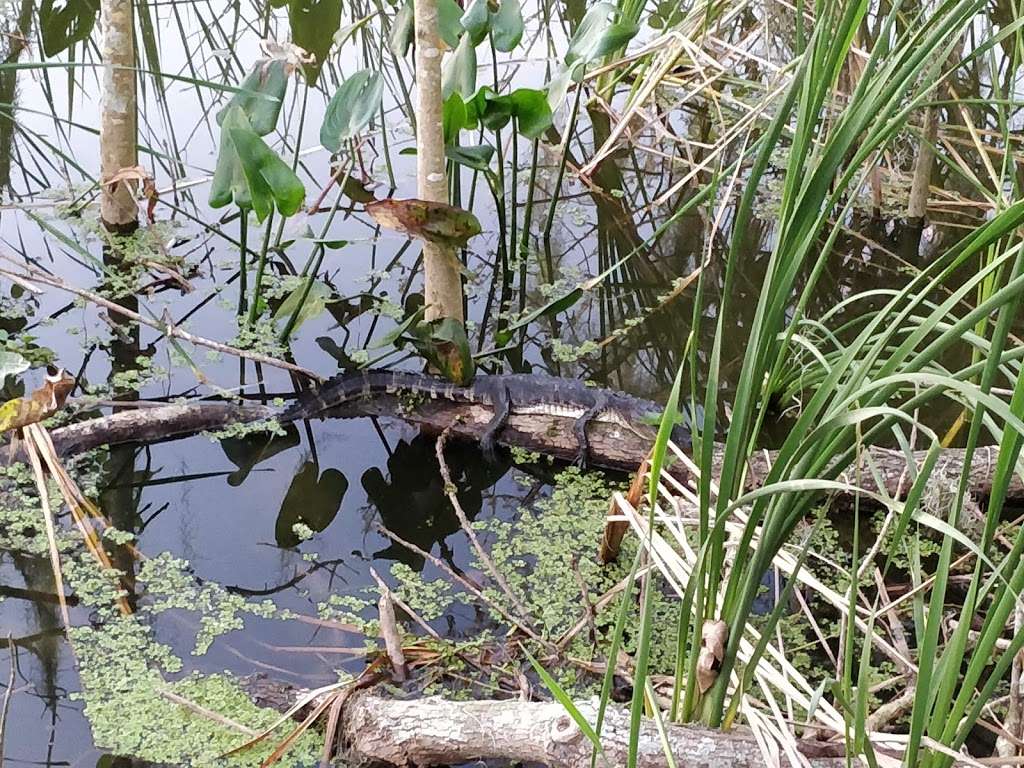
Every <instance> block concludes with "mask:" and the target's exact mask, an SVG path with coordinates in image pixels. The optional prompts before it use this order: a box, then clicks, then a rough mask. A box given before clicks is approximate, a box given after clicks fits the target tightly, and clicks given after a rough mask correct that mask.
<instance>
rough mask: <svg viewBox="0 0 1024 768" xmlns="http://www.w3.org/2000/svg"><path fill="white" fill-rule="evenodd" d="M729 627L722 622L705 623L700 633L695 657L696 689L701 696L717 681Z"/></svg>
mask: <svg viewBox="0 0 1024 768" xmlns="http://www.w3.org/2000/svg"><path fill="white" fill-rule="evenodd" d="M728 639H729V626H728V625H727V624H726V623H725V622H724V621H705V622H704V626H703V627H701V631H700V655H699V656H698V657H697V687H698V688H699V689H700V692H701V694H702V695H703V694H705V693H707V692H708V689H709V688H710V687H711V686H712V685H714V684H715V680H717V679H718V670H719V668H721V666H722V659H723V658H724V657H725V643H726V641H727V640H728Z"/></svg>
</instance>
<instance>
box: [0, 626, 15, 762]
mask: <svg viewBox="0 0 1024 768" xmlns="http://www.w3.org/2000/svg"><path fill="white" fill-rule="evenodd" d="M7 650H8V651H9V658H8V663H9V664H10V667H11V670H10V673H9V674H8V676H7V690H6V691H4V703H3V705H2V706H0V765H3V764H4V735H5V734H6V733H7V713H8V712H10V711H11V697H12V696H13V695H14V673H15V671H16V670H17V668H18V649H17V648H16V647H15V645H14V638H13V637H12V636H11V635H10V634H8V635H7Z"/></svg>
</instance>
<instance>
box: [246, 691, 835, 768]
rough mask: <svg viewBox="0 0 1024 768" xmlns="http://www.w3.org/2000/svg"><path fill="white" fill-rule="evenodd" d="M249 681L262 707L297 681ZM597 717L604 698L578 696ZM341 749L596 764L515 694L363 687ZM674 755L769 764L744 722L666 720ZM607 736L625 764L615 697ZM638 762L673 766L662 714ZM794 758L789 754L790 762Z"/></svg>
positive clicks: (570, 734)
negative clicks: (397, 693) (383, 692)
mask: <svg viewBox="0 0 1024 768" xmlns="http://www.w3.org/2000/svg"><path fill="white" fill-rule="evenodd" d="M240 682H241V685H242V688H243V689H244V690H245V691H246V692H247V693H248V694H249V695H250V696H251V697H252V698H253V700H254V702H255V703H256V704H257V705H259V706H265V707H271V708H273V709H277V710H278V711H285V710H287V709H288V708H289V707H290V706H291V704H292V702H293V701H295V699H296V698H297V695H296V694H297V693H298V691H297V689H294V688H292V687H291V686H289V685H287V684H285V683H280V682H277V681H273V680H268V679H267V678H265V677H262V676H259V675H257V676H253V677H248V678H244V679H242V680H241V681H240ZM576 706H577V708H578V709H579V710H580V713H581V714H582V715H583V716H584V717H585V718H586V719H587V721H589V722H590V723H591V724H593V723H595V722H596V721H597V701H596V699H591V700H590V701H580V702H577V703H576ZM339 730H340V732H341V734H342V744H341V756H342V757H343V758H344V759H346V760H347V761H348V762H351V763H354V764H358V765H367V764H369V765H382V764H383V765H395V766H419V767H421V768H426V766H432V765H452V764H456V763H469V762H474V761H477V760H514V761H517V762H525V763H539V764H542V765H546V766H550V768H590V766H591V751H592V749H591V744H590V741H589V740H588V739H587V738H586V736H584V734H583V733H582V731H581V730H580V729H579V726H577V724H576V723H575V722H574V721H573V720H572V718H570V717H569V715H568V714H567V713H566V711H565V709H564V708H563V707H562V705H561V704H557V703H554V702H550V703H549V702H524V701H512V700H489V701H486V700H485V701H449V700H447V699H443V698H440V697H437V696H432V697H430V698H426V699H413V700H396V699H389V698H384V697H382V696H377V695H374V694H373V693H370V692H366V693H358V692H357V693H356V694H355V695H354V696H353V697H352V698H350V699H349V700H348V701H346V703H345V706H344V708H343V709H342V714H341V724H340V728H339ZM666 738H667V740H668V743H669V745H670V748H671V752H672V756H673V757H674V758H675V764H676V765H679V766H686V768H746V766H751V767H753V766H757V767H758V768H760V767H761V766H763V765H765V760H764V757H763V756H762V754H761V751H760V749H759V747H758V745H757V742H756V741H755V740H754V737H753V735H752V734H751V733H750V732H749V731H748V730H746V729H745V728H735V729H733V730H731V731H716V730H711V729H707V728H701V727H697V726H689V725H686V726H682V725H667V726H666ZM601 742H602V747H603V750H604V756H605V760H604V761H602V760H601V759H600V758H598V761H597V765H598V766H599V767H600V766H603V765H604V766H615V767H617V766H623V765H625V764H626V756H627V746H628V744H629V712H628V711H627V710H626V709H625V708H623V707H621V706H618V705H615V704H612V705H609V707H608V710H607V712H606V715H605V721H604V727H603V728H602V732H601ZM639 744H640V747H639V750H638V762H637V765H638V766H640V768H665V767H666V766H668V761H667V760H666V759H665V753H664V751H663V748H662V742H661V738H660V736H659V735H658V730H657V727H656V726H655V724H654V722H653V721H651V720H648V719H646V718H645V719H644V720H643V721H641V726H640V739H639ZM797 744H798V748H799V750H800V752H801V753H803V755H804V756H805V757H806V758H808V760H809V764H810V765H811V766H813V767H814V768H840V766H843V765H845V762H844V760H843V758H842V757H841V754H842V746H841V745H840V744H838V743H834V742H822V741H811V740H800V741H798V742H797ZM788 764H789V763H788V762H787V761H786V760H785V758H783V760H782V765H788Z"/></svg>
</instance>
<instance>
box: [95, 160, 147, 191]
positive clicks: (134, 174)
mask: <svg viewBox="0 0 1024 768" xmlns="http://www.w3.org/2000/svg"><path fill="white" fill-rule="evenodd" d="M146 179H149V180H150V181H152V180H153V176H152V174H150V172H149V171H147V170H146V169H145V168H144V167H142V166H141V165H132V166H129V167H128V168H122V169H121V170H119V171H117V173H115V174H114V175H112V176H110V177H109V178H106V179H104V180H103V183H104V184H106V185H108V186H109V187H110V191H111V192H113V191H114V190H115V189H116V188H117V185H118V184H122V183H126V182H134V183H133V184H132V185H131V186H132V188H133V189H134V188H137V187H138V183H139V182H140V181H141V182H143V183H145V181H146Z"/></svg>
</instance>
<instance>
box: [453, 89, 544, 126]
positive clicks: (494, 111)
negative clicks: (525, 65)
mask: <svg viewBox="0 0 1024 768" xmlns="http://www.w3.org/2000/svg"><path fill="white" fill-rule="evenodd" d="M471 104H472V107H471V108H470V109H469V110H467V122H469V121H471V120H472V119H473V118H474V117H475V118H476V119H478V120H480V122H482V123H483V124H484V126H486V127H487V128H490V129H492V130H496V129H498V128H503V127H505V125H506V124H507V123H508V121H509V120H510V119H512V118H513V117H515V118H516V120H517V122H518V125H519V132H520V133H521V134H523V135H524V136H526V137H527V138H530V139H535V138H537V137H538V136H540V135H541V134H543V133H544V131H546V130H547V129H548V127H549V126H550V125H551V121H552V113H551V106H550V105H549V104H548V94H547V92H546V91H542V90H538V89H536V88H516V89H515V90H514V91H512V93H509V94H506V95H504V96H499V95H498V94H497V93H495V91H494V89H493V88H490V87H488V86H484V87H482V88H481V89H480V90H479V91H477V92H476V94H475V95H474V96H473V99H472V102H471ZM469 127H471V126H469Z"/></svg>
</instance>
